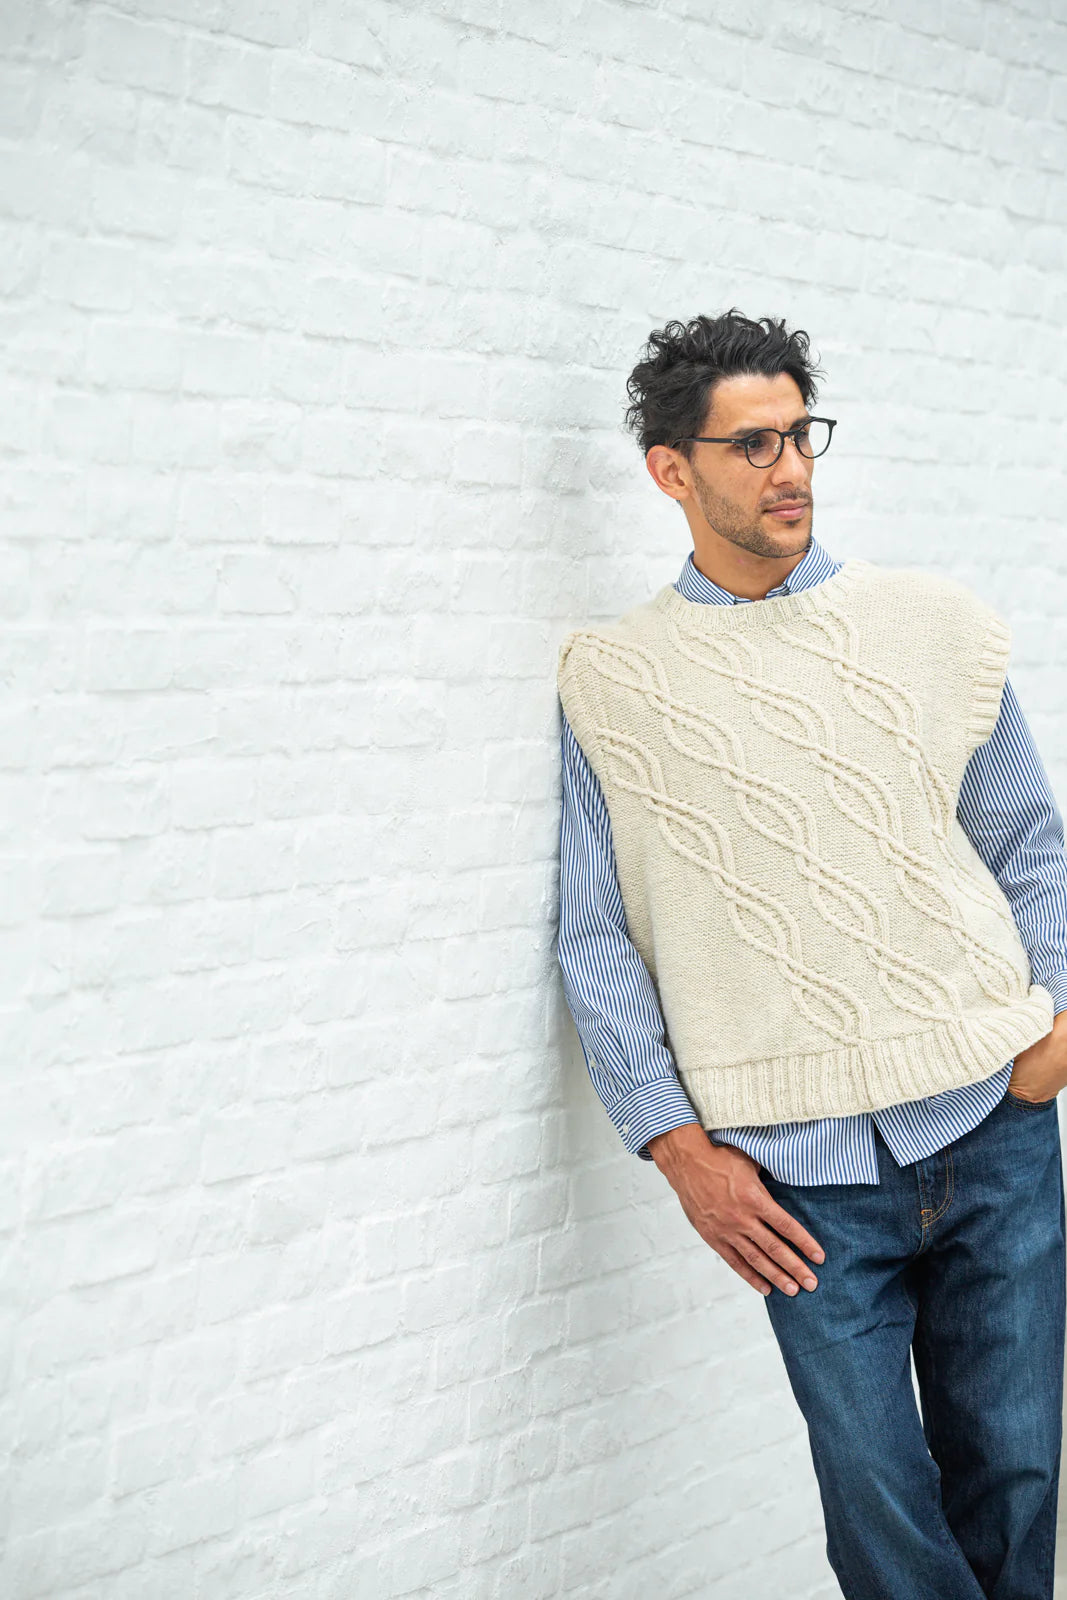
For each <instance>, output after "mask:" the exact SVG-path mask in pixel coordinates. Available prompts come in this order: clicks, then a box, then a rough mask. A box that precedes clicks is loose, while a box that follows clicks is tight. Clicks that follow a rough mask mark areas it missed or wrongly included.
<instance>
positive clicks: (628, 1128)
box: [607, 1078, 700, 1161]
mask: <svg viewBox="0 0 1067 1600" xmlns="http://www.w3.org/2000/svg"><path fill="white" fill-rule="evenodd" d="M607 1109H608V1116H609V1117H610V1118H611V1120H612V1122H613V1123H614V1125H615V1131H616V1133H617V1134H618V1135H619V1137H620V1139H621V1140H622V1142H623V1144H624V1145H625V1146H626V1148H627V1150H628V1151H629V1152H630V1154H631V1155H638V1156H640V1157H641V1160H642V1161H651V1160H652V1154H651V1151H650V1150H649V1149H648V1141H649V1140H650V1139H654V1138H655V1137H656V1135H657V1133H667V1132H669V1130H670V1129H671V1128H680V1127H681V1126H682V1125H683V1123H686V1122H697V1123H699V1121H700V1118H699V1117H698V1116H697V1114H696V1112H695V1111H694V1110H693V1106H692V1103H691V1101H690V1099H689V1096H688V1095H687V1094H686V1092H685V1090H684V1089H683V1088H682V1086H681V1084H680V1083H679V1082H678V1079H677V1078H659V1079H656V1080H655V1081H654V1082H652V1083H643V1084H641V1086H640V1088H637V1089H634V1090H632V1091H631V1093H630V1094H628V1095H626V1096H625V1097H624V1098H623V1099H622V1100H618V1101H616V1103H615V1104H614V1105H613V1106H609V1107H608V1108H607Z"/></svg>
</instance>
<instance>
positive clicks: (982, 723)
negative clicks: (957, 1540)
mask: <svg viewBox="0 0 1067 1600" xmlns="http://www.w3.org/2000/svg"><path fill="white" fill-rule="evenodd" d="M1010 650H1011V628H1010V627H1009V626H1008V624H1007V623H1006V622H1005V621H1004V620H1003V618H1001V617H998V616H993V617H991V619H990V621H989V624H988V626H987V628H986V635H985V640H984V642H983V644H982V648H981V650H980V652H979V655H978V666H977V672H976V675H975V682H974V694H973V696H972V698H971V715H970V718H969V720H968V723H967V735H968V738H969V740H970V742H971V745H972V746H977V745H980V744H984V743H985V741H986V740H987V739H988V738H989V736H990V734H991V733H992V732H993V729H994V727H995V726H996V721H997V713H998V712H999V710H1000V699H1001V695H1002V694H1003V691H1004V678H1005V675H1006V673H1007V670H1008V655H1009V652H1010Z"/></svg>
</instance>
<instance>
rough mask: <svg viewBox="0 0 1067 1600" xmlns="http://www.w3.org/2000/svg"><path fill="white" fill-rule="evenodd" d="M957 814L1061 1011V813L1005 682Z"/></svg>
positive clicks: (1066, 965) (1066, 971) (1065, 998)
mask: <svg viewBox="0 0 1067 1600" xmlns="http://www.w3.org/2000/svg"><path fill="white" fill-rule="evenodd" d="M956 814H957V816H958V818H959V821H960V824H961V826H962V828H963V831H964V832H965V833H966V835H967V837H968V838H969V839H970V841H971V843H972V844H973V845H974V848H975V849H976V850H977V852H978V854H979V855H980V856H981V858H982V860H983V861H984V862H985V864H986V866H987V867H988V868H989V870H990V872H992V874H993V876H994V877H995V878H996V880H997V882H998V883H999V884H1000V887H1001V888H1002V889H1003V891H1004V893H1005V895H1006V896H1007V900H1008V903H1009V905H1010V906H1011V910H1012V915H1013V917H1014V918H1015V925H1016V927H1017V928H1018V930H1019V937H1020V939H1021V940H1022V942H1023V945H1024V947H1025V949H1026V953H1027V955H1028V956H1029V957H1030V966H1031V970H1032V972H1033V979H1034V982H1035V983H1039V984H1040V985H1041V986H1042V988H1044V989H1047V990H1048V991H1049V993H1050V994H1051V996H1052V998H1053V1001H1054V1004H1055V1008H1056V1011H1057V1012H1060V1011H1067V855H1065V853H1064V842H1063V818H1062V817H1061V815H1060V812H1059V808H1058V807H1057V805H1056V801H1055V798H1054V796H1053V793H1052V788H1051V785H1050V784H1049V780H1048V775H1047V774H1046V772H1045V768H1044V766H1043V765H1042V762H1041V757H1040V756H1039V755H1038V752H1037V747H1036V745H1035V744H1034V739H1033V735H1032V733H1031V731H1030V728H1029V726H1028V724H1027V721H1026V718H1025V717H1024V715H1023V712H1022V709H1021V707H1020V705H1019V702H1018V700H1017V698H1016V695H1015V690H1014V688H1013V687H1012V684H1011V682H1010V680H1009V679H1008V678H1007V677H1006V678H1005V680H1004V690H1003V694H1002V696H1001V701H1000V711H999V712H998V714H997V720H996V722H995V723H994V725H993V731H992V733H991V734H990V736H989V738H988V739H987V740H986V741H985V742H984V744H980V745H979V746H978V747H977V749H975V750H974V751H973V752H972V754H971V757H970V759H969V761H968V763H967V766H966V769H965V771H964V774H963V782H962V784H961V785H960V793H959V798H958V801H957V806H956Z"/></svg>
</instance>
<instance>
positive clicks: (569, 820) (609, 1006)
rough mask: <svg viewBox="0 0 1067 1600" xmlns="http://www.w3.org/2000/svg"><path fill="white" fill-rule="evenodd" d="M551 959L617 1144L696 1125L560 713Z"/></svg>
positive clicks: (589, 775)
mask: <svg viewBox="0 0 1067 1600" xmlns="http://www.w3.org/2000/svg"><path fill="white" fill-rule="evenodd" d="M560 746H561V754H562V772H563V781H562V815H561V819H560V880H559V881H560V892H559V941H558V947H557V949H558V955H559V964H560V967H561V969H562V972H563V991H564V995H565V997H566V1000H567V1005H568V1006H569V1008H570V1012H571V1015H572V1016H573V1018H574V1025H575V1028H576V1029H577V1031H578V1038H579V1040H580V1042H581V1046H582V1051H583V1054H584V1055H585V1061H586V1066H587V1068H588V1070H589V1076H590V1078H591V1080H592V1083H593V1087H594V1089H595V1090H596V1092H597V1094H598V1096H599V1097H600V1100H601V1102H602V1103H603V1105H604V1107H605V1109H606V1110H607V1113H608V1116H609V1117H610V1118H611V1121H612V1123H613V1124H614V1126H615V1129H616V1132H617V1133H618V1134H619V1136H620V1138H621V1139H622V1141H623V1144H624V1145H625V1147H626V1149H627V1150H628V1151H630V1153H631V1154H636V1155H639V1156H640V1157H641V1158H642V1159H643V1160H645V1161H651V1160H652V1156H651V1153H650V1152H649V1150H648V1148H647V1146H648V1140H649V1139H651V1138H654V1137H655V1135H656V1134H658V1133H666V1132H667V1131H668V1129H670V1128H677V1127H680V1126H681V1125H682V1124H683V1123H686V1122H699V1120H700V1119H699V1117H698V1116H697V1114H696V1112H695V1110H694V1109H693V1106H692V1103H691V1102H690V1100H689V1097H688V1095H687V1094H686V1092H685V1090H684V1088H683V1087H682V1084H681V1081H680V1079H679V1077H678V1073H677V1070H676V1068H675V1064H674V1059H673V1056H672V1053H671V1051H670V1048H669V1047H668V1045H667V1044H666V1041H665V1028H664V1023H663V1015H662V1012H661V1011H660V1006H659V1001H658V999H657V996H656V991H655V986H654V984H653V982H652V977H651V974H650V973H649V970H648V968H647V966H646V965H645V963H644V961H643V960H642V958H641V955H640V953H639V952H638V950H637V948H636V946H635V945H634V944H633V942H632V940H631V939H630V936H629V934H628V932H627V928H626V915H625V911H624V909H623V903H622V896H621V894H620V891H619V884H618V877H617V874H616V869H615V852H614V847H613V845H612V839H611V820H610V817H609V815H608V809H607V804H606V802H605V800H604V795H603V790H602V789H601V786H600V781H599V779H598V778H597V776H596V773H595V772H594V771H593V769H592V768H591V767H590V765H589V763H588V761H587V760H586V757H585V754H584V752H583V750H582V747H581V745H580V744H579V743H578V740H577V739H576V737H575V735H574V730H573V729H572V728H571V726H570V723H569V722H568V721H567V717H566V714H564V717H563V731H562V735H561V738H560Z"/></svg>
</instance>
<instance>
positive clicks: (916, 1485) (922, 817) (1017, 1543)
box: [558, 308, 1067, 1600]
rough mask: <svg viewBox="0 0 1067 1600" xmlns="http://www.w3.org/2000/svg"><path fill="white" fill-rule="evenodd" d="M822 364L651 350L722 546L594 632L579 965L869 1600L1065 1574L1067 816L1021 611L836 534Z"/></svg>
mask: <svg viewBox="0 0 1067 1600" xmlns="http://www.w3.org/2000/svg"><path fill="white" fill-rule="evenodd" d="M817 371H818V369H817V368H816V367H814V365H813V364H812V362H811V360H810V357H809V350H808V340H807V336H806V335H805V334H804V333H803V332H802V331H801V330H797V331H795V332H793V333H789V332H788V330H787V329H786V327H785V325H784V323H783V322H781V321H779V320H775V319H771V318H763V319H761V320H760V321H759V322H755V321H751V320H749V319H748V318H746V317H743V316H742V315H741V314H740V312H738V311H737V310H736V308H731V310H730V311H728V312H726V313H725V314H724V315H722V316H720V317H718V318H714V319H712V318H708V317H697V318H695V319H693V320H692V321H691V322H690V323H688V324H682V323H680V322H671V323H668V324H667V326H666V327H665V328H663V329H662V330H659V331H657V332H656V333H654V334H653V335H652V337H651V338H650V340H649V342H648V346H647V349H646V351H645V356H644V359H643V360H642V361H641V362H640V363H639V364H638V366H637V367H636V368H635V369H634V371H633V373H632V374H631V377H630V379H629V383H628V392H629V395H630V398H631V400H632V402H633V403H632V405H631V407H630V409H629V412H628V413H627V421H628V423H629V425H630V426H631V427H632V428H633V430H634V431H635V433H636V435H637V441H638V443H639V446H640V448H641V450H642V453H643V454H644V457H645V463H646V466H647V468H648V471H649V473H650V475H651V477H652V479H653V481H654V482H655V484H656V486H657V487H658V488H659V489H660V490H662V492H663V493H664V494H666V495H669V496H670V498H671V499H673V500H675V501H677V503H678V504H679V505H680V506H681V508H682V511H683V513H684V515H685V518H686V521H687V523H688V526H689V532H690V535H691V537H692V542H693V550H692V552H691V553H690V554H689V555H688V556H687V557H686V561H685V563H684V564H683V567H682V571H681V574H680V576H679V578H678V580H677V582H676V583H674V584H673V585H668V586H665V587H664V588H663V589H661V590H660V591H659V593H658V594H657V595H656V596H654V597H653V598H652V599H651V600H650V601H648V602H647V603H645V604H643V605H640V606H637V607H635V608H633V609H632V610H631V611H629V612H627V613H626V614H625V616H623V617H621V618H619V619H618V621H616V622H615V623H611V624H601V625H591V626H589V627H586V628H580V629H576V630H575V631H573V632H572V633H570V634H569V635H568V636H567V638H566V639H565V640H564V641H563V643H562V645H561V647H560V657H559V675H558V682H559V691H560V698H561V701H562V705H563V711H564V720H563V730H562V754H563V812H562V822H561V835H560V847H561V872H560V884H561V893H560V928H559V959H560V964H561V967H562V970H563V979H564V989H565V993H566V997H567V1001H568V1004H569V1006H570V1009H571V1011H572V1014H573V1016H574V1020H575V1024H576V1027H577V1030H578V1034H579V1037H580V1040H581V1043H582V1047H583V1051H584V1053H585V1057H586V1062H587V1066H588V1069H589V1072H590V1076H591V1079H592V1082H593V1085H594V1087H595V1089H596V1091H597V1093H598V1095H599V1096H600V1098H601V1100H602V1101H603V1103H604V1105H605V1107H606V1109H607V1111H608V1114H609V1116H610V1117H611V1118H612V1121H613V1123H614V1125H615V1127H616V1129H617V1130H618V1132H619V1134H620V1136H621V1137H622V1139H623V1142H624V1144H625V1147H626V1148H627V1149H628V1150H629V1151H631V1152H636V1153H637V1154H638V1155H639V1156H641V1157H642V1158H643V1159H645V1160H649V1161H653V1162H655V1164H656V1165H657V1166H658V1167H659V1169H660V1171H661V1172H662V1173H663V1174H664V1176H665V1177H666V1179H667V1180H668V1182H669V1183H670V1184H671V1185H672V1187H673V1188H674V1190H675V1191H676V1193H677V1195H678V1197H679V1200H680V1202H681V1205H682V1207H683V1209H684V1211H685V1214H686V1216H687V1217H688V1218H689V1220H690V1222H691V1223H692V1224H693V1226H694V1228H695V1229H696V1230H697V1232H698V1233H699V1234H700V1236H701V1237H702V1238H703V1239H704V1240H705V1241H706V1242H707V1243H708V1244H709V1245H710V1246H711V1247H712V1248H713V1249H714V1250H716V1251H717V1252H718V1254H719V1255H720V1256H722V1258H723V1259H724V1260H725V1261H726V1262H727V1263H728V1264H729V1265H730V1266H731V1267H732V1268H733V1269H734V1270H735V1271H736V1272H737V1273H738V1274H739V1275H740V1276H741V1277H742V1278H743V1279H744V1280H745V1282H746V1283H749V1284H751V1285H752V1286H753V1287H754V1288H755V1289H757V1290H759V1291H760V1292H761V1293H762V1294H763V1295H764V1296H765V1297H766V1305H767V1310H768V1314H769V1317H770V1320H771V1324H772V1328H773V1331H774V1333H775V1336H776V1339H777V1341H778V1344H779V1347H780V1349H781V1351H782V1354H783V1358H784V1362H785V1366H786V1370H787V1374H788V1377H789V1381H790V1384H791V1387H792V1389H793V1393H794V1395H795V1397H796V1400H797V1402H798V1405H799V1406H800V1408H801V1411H802V1413H803V1415H804V1417H805V1420H806V1422H807V1426H808V1433H809V1440H810V1444H811V1450H812V1459H813V1464H814V1468H815V1472H816V1477H817V1481H818V1485H819V1491H820V1496H821V1501H822V1506H823V1511H824V1517H825V1523H826V1534H827V1543H826V1549H827V1556H828V1558H829V1561H830V1563H831V1565H832V1566H833V1568H834V1571H835V1573H836V1574H837V1577H838V1580H839V1582H840V1584H841V1587H842V1590H843V1592H844V1594H845V1596H846V1597H847V1600H875V1597H876V1596H877V1597H879V1600H881V1597H886V1596H892V1597H893V1600H913V1597H914V1600H931V1597H933V1596H937V1597H938V1600H978V1597H980V1596H983V1595H984V1596H989V1597H993V1596H995V1597H996V1600H1039V1597H1047V1600H1051V1597H1052V1592H1053V1564H1054V1549H1055V1531H1056V1503H1057V1494H1058V1484H1059V1467H1060V1448H1061V1407H1062V1372H1063V1348H1064V1320H1065V1294H1064V1288H1065V1255H1064V1190H1063V1177H1062V1163H1061V1155H1060V1139H1059V1122H1058V1116H1057V1110H1056V1106H1057V1100H1056V1096H1057V1094H1058V1092H1059V1090H1060V1089H1061V1088H1062V1087H1063V1086H1064V1085H1065V1084H1067V858H1065V855H1064V840H1063V825H1062V821H1061V818H1060V814H1059V812H1058V810H1057V807H1056V803H1055V800H1054V799H1053V796H1052V794H1051V792H1050V789H1049V786H1048V780H1047V778H1046V775H1045V772H1044V769H1043V767H1042V764H1041V760H1040V757H1039V756H1038V753H1037V751H1036V749H1035V747H1034V744H1033V740H1032V738H1031V735H1030V731H1029V729H1028V727H1027V724H1026V721H1025V719H1024V717H1023V714H1022V712H1021V710H1020V708H1019V705H1018V702H1017V700H1016V698H1015V694H1014V690H1013V689H1012V686H1011V684H1010V682H1009V681H1008V678H1007V673H1006V665H1007V657H1008V649H1009V642H1010V633H1009V630H1008V627H1007V625H1006V624H1005V622H1004V621H1003V619H1002V618H1000V617H999V616H998V614H997V613H996V612H995V611H994V610H992V608H990V607H989V606H988V605H986V604H985V603H984V602H983V601H982V600H981V599H980V598H979V597H978V596H977V595H975V594H974V593H973V592H972V591H971V590H970V589H968V588H966V587H965V586H964V585H963V584H961V583H959V582H958V581H956V580H955V579H951V578H948V577H945V576H943V575H938V574H935V573H933V572H926V571H923V570H921V569H918V568H906V567H893V566H889V565H884V566H883V565H876V564H874V563H871V562H867V561H863V560H857V559H852V560H848V561H844V562H841V561H837V560H835V559H834V558H833V557H832V556H831V555H830V554H829V553H828V552H827V551H826V550H824V549H823V548H822V546H821V545H819V544H818V542H817V541H816V540H815V538H814V536H813V504H814V496H813V487H812V483H813V470H814V462H815V460H816V459H817V458H818V457H819V456H820V455H821V454H822V453H824V451H825V449H826V447H827V446H828V444H829V441H830V438H831V436H832V432H833V427H834V420H833V419H820V418H818V417H817V415H816V414H815V413H814V412H813V410H812V403H813V401H814V398H815V383H814V376H815V373H816V372H817ZM810 1262H813V1263H815V1264H816V1266H817V1267H818V1269H819V1270H818V1271H817V1272H816V1271H814V1270H813V1269H812V1267H811V1266H810V1265H809V1263H810ZM774 1288H777V1289H778V1291H779V1293H778V1294H777V1295H775V1294H773V1293H772V1290H773V1289H774ZM911 1352H913V1353H914V1359H915V1371H916V1378H917V1382H918V1388H919V1393H920V1399H921V1405H922V1414H921V1420H920V1415H919V1412H918V1411H917V1409H916V1406H915V1396H914V1391H913V1389H912V1382H911V1367H910V1359H911Z"/></svg>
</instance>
